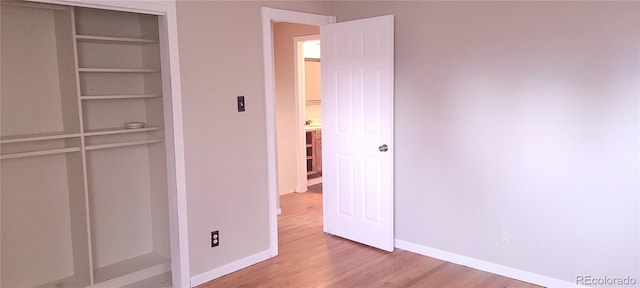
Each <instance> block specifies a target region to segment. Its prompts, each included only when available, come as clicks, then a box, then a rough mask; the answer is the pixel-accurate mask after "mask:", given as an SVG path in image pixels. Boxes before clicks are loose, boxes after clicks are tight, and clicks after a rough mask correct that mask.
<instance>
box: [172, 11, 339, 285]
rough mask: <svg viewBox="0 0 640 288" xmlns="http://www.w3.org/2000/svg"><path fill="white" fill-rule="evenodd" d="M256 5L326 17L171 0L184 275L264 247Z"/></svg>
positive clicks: (264, 180) (265, 224) (263, 144)
mask: <svg viewBox="0 0 640 288" xmlns="http://www.w3.org/2000/svg"><path fill="white" fill-rule="evenodd" d="M262 6H268V7H272V8H281V9H290V10H294V11H301V12H311V13H317V14H323V13H324V14H328V13H326V12H327V9H326V8H325V6H327V5H326V4H325V3H322V2H250V1H237V2H232V1H178V3H177V13H178V39H179V42H180V43H179V50H180V73H181V78H182V82H181V85H182V101H183V102H182V104H183V111H184V112H183V115H184V136H185V139H184V140H185V162H186V163H185V165H186V181H187V209H188V221H189V227H188V228H189V249H190V253H189V256H190V264H191V275H192V276H193V275H198V274H200V273H204V272H207V271H210V270H212V269H215V268H219V267H220V266H222V265H225V264H229V263H231V262H234V261H237V260H239V259H242V258H245V257H248V256H250V255H253V254H256V253H259V252H263V251H265V250H267V249H268V248H269V231H268V228H269V227H268V195H267V163H266V159H267V155H266V131H265V124H264V123H265V103H264V101H265V99H264V80H263V79H264V71H263V70H264V68H263V57H262V24H261V12H260V7H262ZM238 95H244V96H245V100H246V107H247V111H246V112H243V113H238V112H237V110H236V96H238ZM213 230H220V239H221V242H220V246H219V247H216V248H210V242H209V237H210V232H211V231H213Z"/></svg>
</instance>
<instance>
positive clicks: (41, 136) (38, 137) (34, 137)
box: [0, 132, 80, 144]
mask: <svg viewBox="0 0 640 288" xmlns="http://www.w3.org/2000/svg"><path fill="white" fill-rule="evenodd" d="M74 137H80V133H67V132H49V133H38V134H28V135H19V136H3V137H2V138H0V144H8V143H20V142H31V141H43V140H56V139H66V138H74Z"/></svg>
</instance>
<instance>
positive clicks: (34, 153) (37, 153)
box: [0, 147, 80, 160]
mask: <svg viewBox="0 0 640 288" xmlns="http://www.w3.org/2000/svg"><path fill="white" fill-rule="evenodd" d="M77 151H80V147H71V148H60V149H51V150H40V151H32V152H21V153H11V154H4V155H0V160H4V159H12V158H23V157H33V156H43V155H51V154H62V153H69V152H77Z"/></svg>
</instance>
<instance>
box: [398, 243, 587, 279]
mask: <svg viewBox="0 0 640 288" xmlns="http://www.w3.org/2000/svg"><path fill="white" fill-rule="evenodd" d="M395 246H396V248H398V249H402V250H406V251H409V252H413V253H417V254H420V255H424V256H427V257H432V258H436V259H439V260H442V261H446V262H451V263H454V264H458V265H463V266H467V267H471V268H474V269H478V270H482V271H486V272H489V273H493V274H497V275H502V276H505V277H509V278H513V279H517V280H520V281H524V282H528V283H533V284H536V285H540V286H544V287H582V286H580V285H577V284H575V283H572V282H567V281H564V280H560V279H556V278H551V277H548V276H544V275H540V274H536V273H532V272H528V271H524V270H520V269H516V268H511V267H507V266H503V265H499V264H494V263H491V262H487V261H483V260H479V259H475V258H471V257H467V256H463V255H459V254H455V253H451V252H447V251H443V250H439V249H435V248H431V247H427V246H422V245H419V244H415V243H412V242H408V241H404V240H400V239H395Z"/></svg>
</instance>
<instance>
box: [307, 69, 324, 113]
mask: <svg viewBox="0 0 640 288" xmlns="http://www.w3.org/2000/svg"><path fill="white" fill-rule="evenodd" d="M304 70H305V71H304V76H305V91H306V94H305V95H306V99H307V100H310V99H311V100H322V95H321V93H322V90H321V89H320V80H321V78H320V62H317V61H313V60H312V61H305V64H304ZM304 118H305V119H306V120H312V121H313V122H320V123H321V122H322V106H321V105H320V104H318V103H315V102H311V103H309V102H308V103H307V104H306V106H305V115H304Z"/></svg>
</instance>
